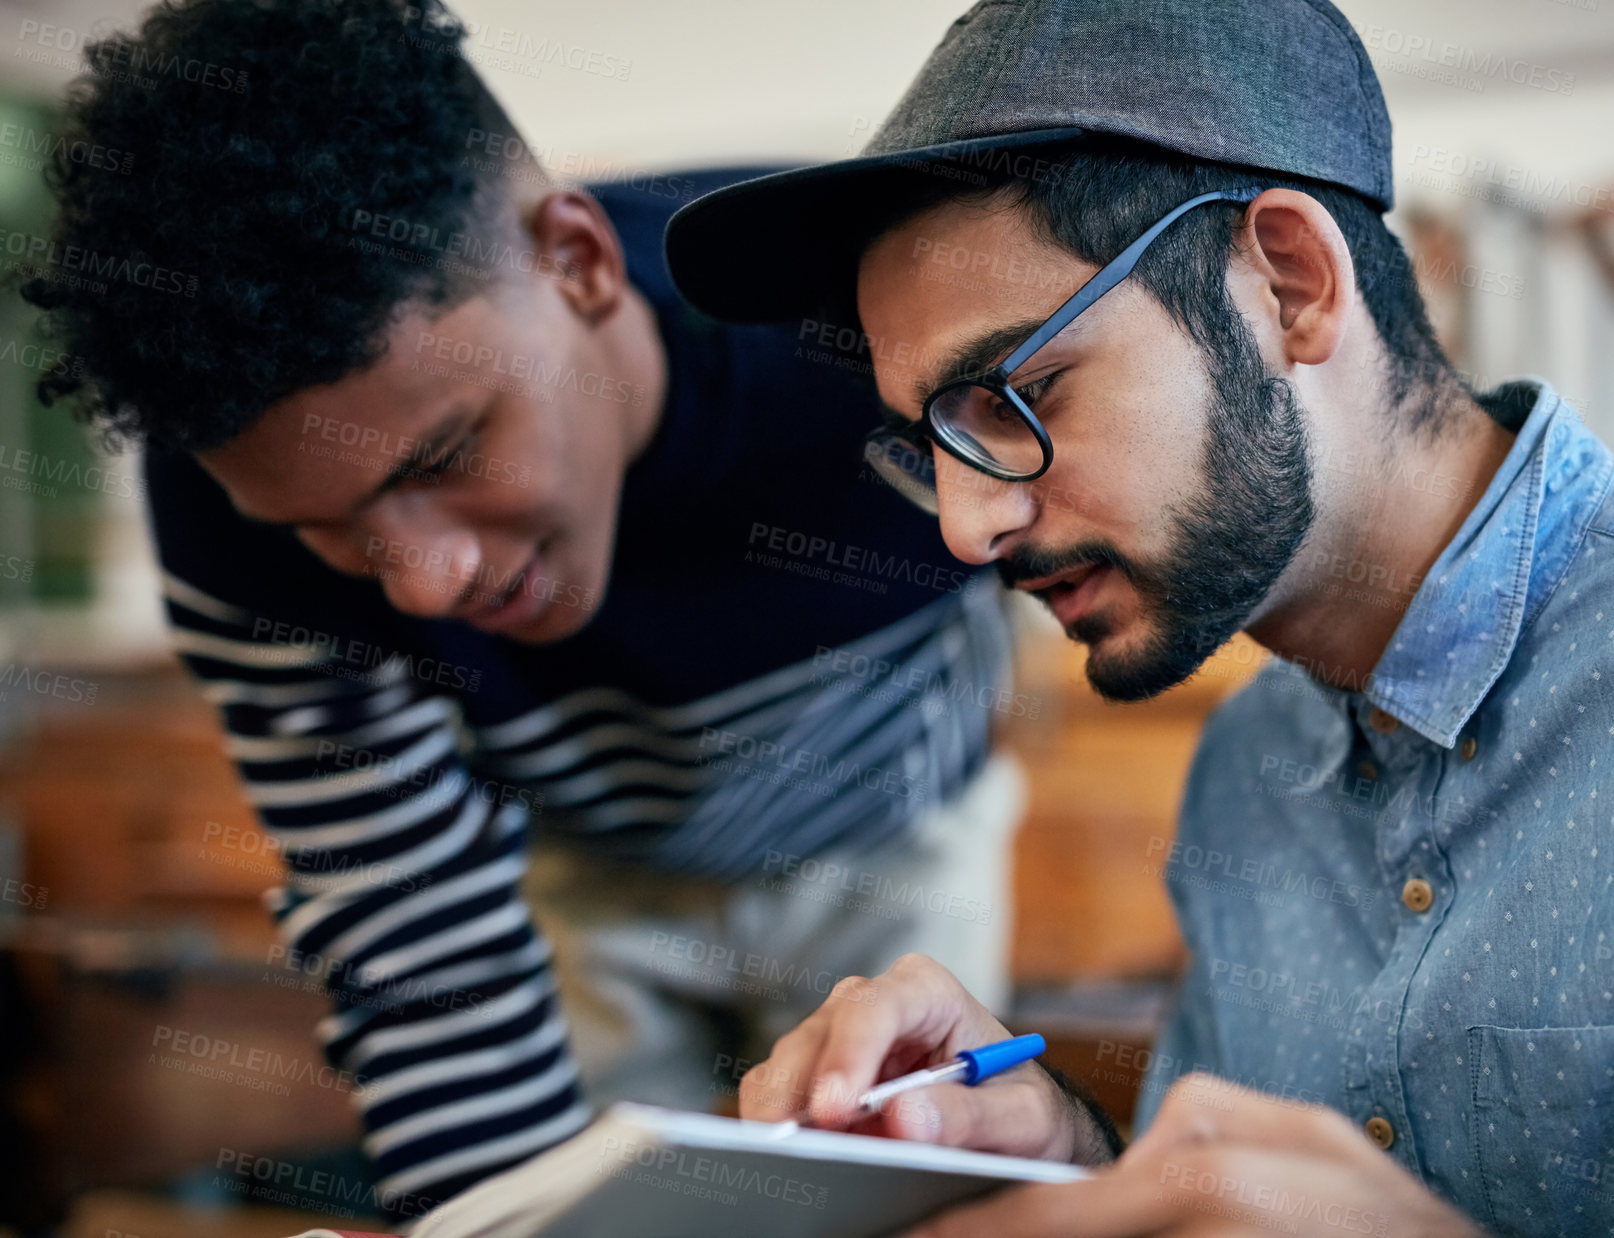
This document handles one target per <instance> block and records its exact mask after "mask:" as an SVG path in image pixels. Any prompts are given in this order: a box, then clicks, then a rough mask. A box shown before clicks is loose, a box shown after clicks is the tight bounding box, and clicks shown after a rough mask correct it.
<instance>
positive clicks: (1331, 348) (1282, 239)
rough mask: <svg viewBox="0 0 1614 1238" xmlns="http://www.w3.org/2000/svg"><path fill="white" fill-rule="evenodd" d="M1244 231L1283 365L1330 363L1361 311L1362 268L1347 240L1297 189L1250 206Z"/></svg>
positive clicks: (1246, 255) (1275, 192)
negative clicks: (1359, 274) (1359, 277)
mask: <svg viewBox="0 0 1614 1238" xmlns="http://www.w3.org/2000/svg"><path fill="white" fill-rule="evenodd" d="M1244 224H1245V229H1246V231H1245V234H1244V238H1243V239H1244V246H1243V252H1242V255H1241V256H1242V258H1243V261H1244V262H1245V264H1246V265H1247V267H1248V272H1247V274H1248V276H1249V277H1250V279H1251V280H1252V282H1254V283H1255V284H1256V285H1257V287H1258V289H1259V295H1260V299H1261V302H1262V303H1263V305H1264V306H1265V307H1266V308H1267V309H1268V310H1269V312H1270V315H1271V317H1272V319H1273V321H1272V322H1271V323H1270V324H1268V325H1269V326H1270V328H1272V329H1274V330H1276V332H1277V336H1276V338H1277V340H1278V343H1279V345H1280V347H1281V348H1282V350H1283V356H1284V358H1285V360H1287V361H1289V362H1290V363H1292V364H1295V365H1320V364H1321V363H1322V362H1324V361H1327V360H1328V359H1329V358H1330V357H1332V356H1333V355H1334V352H1335V350H1336V349H1338V348H1339V345H1340V341H1341V340H1342V339H1343V338H1344V336H1345V327H1346V322H1347V320H1348V318H1349V316H1350V312H1351V308H1352V306H1354V305H1355V303H1356V268H1355V266H1354V265H1353V264H1352V262H1351V253H1350V248H1349V247H1348V246H1347V245H1346V244H1345V234H1344V233H1342V232H1341V231H1340V230H1339V225H1338V224H1337V223H1335V222H1334V217H1333V216H1332V215H1330V214H1329V213H1328V211H1327V209H1325V208H1324V206H1323V205H1322V203H1320V202H1318V201H1317V199H1315V198H1313V197H1310V196H1308V195H1307V194H1303V193H1298V192H1296V191H1295V190H1293V189H1268V190H1267V191H1266V192H1264V193H1263V194H1261V195H1260V196H1259V197H1258V198H1256V199H1255V201H1253V202H1251V203H1250V205H1249V207H1248V208H1247V209H1246V211H1245V216H1244ZM1269 338H1271V337H1270V336H1269Z"/></svg>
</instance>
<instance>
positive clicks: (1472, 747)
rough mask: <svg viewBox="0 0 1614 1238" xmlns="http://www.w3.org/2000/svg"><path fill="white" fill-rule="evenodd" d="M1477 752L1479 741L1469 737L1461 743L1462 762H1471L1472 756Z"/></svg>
mask: <svg viewBox="0 0 1614 1238" xmlns="http://www.w3.org/2000/svg"><path fill="white" fill-rule="evenodd" d="M1478 751H1479V740H1477V739H1475V738H1474V737H1473V736H1472V735H1470V736H1469V737H1468V738H1467V739H1465V740H1464V741H1463V760H1465V761H1472V760H1473V759H1474V754H1475V753H1476V752H1478Z"/></svg>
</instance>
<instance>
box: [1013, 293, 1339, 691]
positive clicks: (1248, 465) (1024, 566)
mask: <svg viewBox="0 0 1614 1238" xmlns="http://www.w3.org/2000/svg"><path fill="white" fill-rule="evenodd" d="M1242 327H1243V324H1242V323H1241V324H1239V328H1240V330H1239V334H1240V335H1242V336H1243V337H1244V338H1243V339H1242V340H1240V341H1238V342H1237V344H1235V345H1234V346H1233V347H1232V348H1230V349H1228V350H1227V353H1229V354H1231V355H1227V354H1224V355H1223V356H1222V357H1221V358H1219V359H1218V360H1216V361H1213V362H1212V374H1211V378H1212V382H1213V385H1214V388H1215V396H1214V399H1215V404H1214V406H1213V408H1212V410H1211V416H1210V424H1209V427H1208V432H1207V436H1206V444H1205V452H1204V457H1203V460H1202V462H1201V469H1200V471H1201V475H1202V476H1203V478H1204V493H1203V494H1202V496H1201V497H1200V498H1198V499H1196V500H1194V501H1193V502H1192V503H1190V504H1189V505H1188V506H1187V507H1186V508H1184V509H1183V510H1180V511H1177V512H1174V513H1173V514H1172V520H1173V524H1174V525H1175V530H1174V534H1173V537H1172V541H1171V549H1170V551H1169V552H1168V553H1167V556H1166V558H1165V561H1164V562H1162V563H1160V564H1158V565H1152V564H1151V565H1144V564H1139V563H1135V562H1133V561H1132V560H1130V559H1128V558H1127V557H1126V556H1125V555H1122V554H1121V553H1120V552H1119V551H1118V550H1116V549H1115V548H1114V547H1113V546H1110V545H1108V544H1106V543H1087V544H1083V545H1080V546H1074V547H1070V548H1068V549H1066V550H1063V551H1057V552H1049V551H1043V550H1038V549H1035V548H1032V547H1025V548H1022V549H1021V550H1018V551H1016V552H1015V553H1014V554H1012V555H1010V556H1008V557H1007V558H1005V559H1000V560H999V561H998V573H999V574H1000V575H1001V576H1002V577H1003V581H1004V583H1005V584H1008V585H1013V584H1014V582H1015V581H1017V580H1036V579H1039V578H1042V577H1047V576H1055V575H1058V574H1060V573H1061V572H1066V571H1069V570H1070V569H1072V568H1075V567H1080V566H1083V565H1085V564H1090V563H1091V564H1100V565H1107V566H1110V567H1114V568H1116V569H1117V570H1118V571H1120V572H1121V573H1122V574H1123V575H1125V576H1126V578H1127V579H1128V580H1129V581H1130V582H1131V583H1132V585H1133V587H1134V588H1135V589H1136V590H1137V591H1138V594H1139V596H1140V597H1141V598H1142V600H1143V602H1144V606H1145V612H1146V615H1148V616H1149V617H1152V618H1153V620H1154V622H1153V630H1152V632H1151V633H1150V635H1149V637H1148V639H1147V641H1146V642H1145V644H1144V646H1143V648H1141V649H1138V650H1134V651H1133V652H1130V653H1125V654H1121V653H1112V654H1104V653H1102V652H1100V651H1099V649H1098V648H1097V646H1098V643H1099V642H1100V641H1102V640H1103V639H1104V638H1105V637H1107V636H1109V635H1110V634H1111V631H1112V627H1111V624H1110V622H1109V621H1108V620H1107V619H1105V618H1104V617H1103V616H1102V615H1099V614H1089V615H1085V616H1083V617H1082V618H1081V619H1079V620H1077V621H1076V622H1075V623H1073V624H1071V625H1070V627H1069V629H1068V630H1067V633H1068V635H1069V636H1071V637H1072V638H1073V639H1075V640H1079V641H1081V642H1083V643H1084V644H1086V645H1087V646H1088V649H1089V653H1088V659H1087V678H1088V680H1089V682H1091V683H1092V685H1093V687H1094V688H1095V689H1096V690H1097V691H1098V693H1099V694H1100V695H1101V696H1104V697H1106V698H1108V699H1110V700H1113V701H1141V700H1144V699H1146V698H1148V697H1151V696H1155V695H1157V694H1159V693H1161V692H1164V691H1165V690H1166V689H1167V688H1171V687H1175V686H1176V685H1177V684H1179V683H1181V682H1182V681H1183V680H1185V679H1187V678H1188V677H1189V676H1190V675H1192V674H1193V673H1194V672H1195V671H1196V670H1198V669H1199V668H1200V666H1201V665H1203V664H1204V662H1205V659H1207V658H1209V657H1210V656H1211V654H1213V653H1215V652H1216V650H1218V649H1220V648H1221V647H1222V645H1223V644H1225V643H1226V642H1227V641H1228V640H1229V639H1231V638H1232V636H1233V634H1234V633H1236V632H1237V631H1238V630H1239V629H1240V628H1242V627H1243V626H1244V624H1245V622H1246V621H1247V620H1248V619H1249V617H1250V615H1251V613H1252V612H1253V611H1254V610H1255V608H1256V607H1257V606H1259V605H1260V603H1261V601H1262V599H1264V598H1265V597H1266V596H1267V594H1268V593H1270V592H1271V590H1272V586H1273V585H1274V584H1275V583H1276V582H1277V579H1278V577H1279V576H1280V575H1282V574H1283V571H1284V569H1285V568H1286V567H1288V566H1289V563H1290V561H1291V560H1292V559H1293V558H1294V555H1295V552H1296V551H1297V550H1298V549H1299V548H1300V544H1301V542H1302V540H1304V538H1305V536H1306V533H1307V531H1308V530H1309V529H1310V528H1311V523H1312V520H1313V518H1314V516H1315V508H1314V506H1313V504H1312V498H1311V481H1312V474H1311V460H1310V451H1309V442H1308V438H1307V435H1306V426H1305V417H1304V410H1303V409H1301V407H1300V405H1299V402H1298V401H1297V400H1296V399H1295V395H1294V391H1293V389H1292V388H1291V387H1290V386H1289V384H1288V383H1286V382H1284V381H1283V380H1282V379H1277V378H1271V377H1269V376H1268V375H1267V373H1266V370H1265V367H1264V366H1263V365H1262V363H1261V360H1260V356H1259V354H1258V353H1257V352H1256V350H1255V347H1254V341H1253V340H1251V339H1250V338H1249V335H1248V331H1247V330H1244V329H1242ZM1226 342H1228V343H1231V341H1226Z"/></svg>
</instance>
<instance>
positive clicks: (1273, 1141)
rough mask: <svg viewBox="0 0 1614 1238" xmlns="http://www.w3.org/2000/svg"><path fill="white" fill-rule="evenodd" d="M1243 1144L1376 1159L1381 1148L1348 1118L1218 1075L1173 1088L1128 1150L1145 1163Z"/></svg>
mask: <svg viewBox="0 0 1614 1238" xmlns="http://www.w3.org/2000/svg"><path fill="white" fill-rule="evenodd" d="M1226 1143H1232V1144H1240V1145H1245V1146H1253V1147H1261V1148H1271V1149H1274V1150H1277V1151H1283V1152H1291V1153H1305V1154H1309V1155H1314V1156H1322V1157H1329V1158H1333V1157H1346V1158H1348V1159H1351V1160H1356V1161H1360V1160H1362V1159H1364V1158H1365V1159H1368V1160H1372V1159H1373V1158H1374V1157H1375V1156H1376V1155H1378V1148H1377V1147H1376V1146H1375V1145H1374V1144H1373V1143H1372V1142H1371V1141H1370V1140H1369V1139H1368V1138H1367V1136H1366V1135H1365V1134H1364V1133H1363V1132H1362V1131H1360V1130H1358V1129H1357V1128H1356V1126H1355V1124H1354V1123H1352V1122H1351V1121H1350V1120H1349V1119H1348V1118H1346V1117H1345V1116H1344V1115H1343V1114H1341V1113H1339V1112H1338V1111H1336V1110H1333V1109H1329V1108H1326V1107H1325V1106H1322V1105H1310V1104H1303V1103H1300V1102H1298V1101H1294V1100H1290V1099H1287V1098H1280V1097H1274V1096H1268V1095H1265V1094H1264V1093H1261V1092H1254V1091H1251V1090H1250V1089H1248V1088H1243V1087H1239V1086H1238V1085H1237V1084H1233V1083H1229V1082H1227V1081H1226V1080H1225V1079H1218V1078H1216V1077H1215V1076H1214V1075H1208V1074H1202V1073H1195V1074H1191V1075H1185V1076H1183V1077H1182V1078H1181V1079H1179V1080H1178V1081H1177V1082H1176V1083H1174V1084H1173V1085H1172V1086H1171V1090H1170V1091H1168V1092H1167V1093H1166V1097H1165V1099H1164V1100H1163V1101H1161V1103H1160V1110H1159V1112H1158V1113H1157V1114H1156V1115H1155V1119H1154V1121H1153V1122H1151V1123H1150V1124H1149V1129H1148V1130H1147V1131H1145V1132H1144V1133H1143V1134H1142V1135H1141V1136H1140V1137H1139V1138H1138V1139H1137V1140H1136V1141H1135V1142H1134V1143H1133V1145H1132V1147H1131V1148H1130V1149H1129V1150H1128V1153H1127V1155H1128V1157H1130V1158H1132V1159H1145V1158H1148V1157H1152V1156H1159V1155H1163V1154H1164V1153H1165V1152H1166V1151H1167V1150H1169V1149H1171V1148H1181V1147H1185V1146H1188V1145H1192V1144H1226Z"/></svg>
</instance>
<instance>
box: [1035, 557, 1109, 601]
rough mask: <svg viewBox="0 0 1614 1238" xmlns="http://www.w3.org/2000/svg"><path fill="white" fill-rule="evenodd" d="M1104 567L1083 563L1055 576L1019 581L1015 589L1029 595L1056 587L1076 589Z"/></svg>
mask: <svg viewBox="0 0 1614 1238" xmlns="http://www.w3.org/2000/svg"><path fill="white" fill-rule="evenodd" d="M1103 566H1104V564H1102V563H1083V564H1082V565H1081V566H1079V567H1072V568H1066V569H1065V570H1064V571H1063V572H1059V573H1057V574H1056V575H1053V576H1039V577H1037V578H1036V579H1034V580H1017V581H1015V582H1014V587H1015V588H1016V589H1024V590H1025V591H1026V592H1027V593H1038V594H1040V593H1043V592H1045V591H1047V590H1049V589H1052V588H1054V587H1055V586H1056V585H1071V586H1072V587H1074V586H1076V585H1079V584H1081V583H1082V581H1084V580H1086V579H1087V578H1088V577H1089V576H1091V575H1092V574H1093V573H1094V572H1096V571H1097V570H1098V569H1099V568H1101V567H1103Z"/></svg>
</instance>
